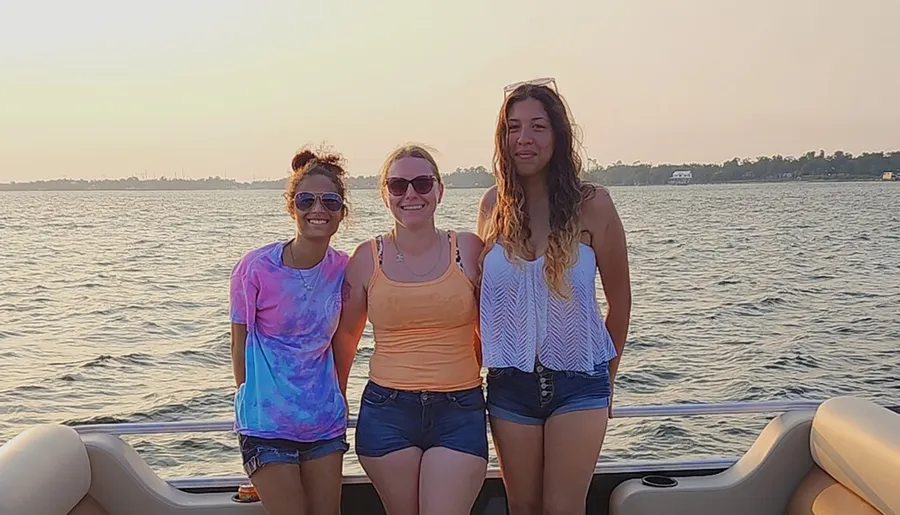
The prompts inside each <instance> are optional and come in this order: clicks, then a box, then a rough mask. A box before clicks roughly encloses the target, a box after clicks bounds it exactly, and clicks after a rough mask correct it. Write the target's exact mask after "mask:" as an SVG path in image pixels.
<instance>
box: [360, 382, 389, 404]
mask: <svg viewBox="0 0 900 515" xmlns="http://www.w3.org/2000/svg"><path fill="white" fill-rule="evenodd" d="M393 398H394V393H393V392H391V390H388V389H387V388H384V387H381V386H378V385H376V384H374V383H369V384H367V385H366V388H365V389H364V390H363V394H362V401H363V402H364V403H365V404H367V405H369V406H372V407H374V408H377V407H379V406H384V405H386V404H387V403H388V402H390V401H391V400H392V399H393Z"/></svg>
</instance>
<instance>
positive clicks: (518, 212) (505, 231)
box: [482, 84, 593, 299]
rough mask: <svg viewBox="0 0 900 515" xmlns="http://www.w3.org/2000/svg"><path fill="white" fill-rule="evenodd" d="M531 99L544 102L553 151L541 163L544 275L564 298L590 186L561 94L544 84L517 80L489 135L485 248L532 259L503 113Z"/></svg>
mask: <svg viewBox="0 0 900 515" xmlns="http://www.w3.org/2000/svg"><path fill="white" fill-rule="evenodd" d="M527 98H533V99H535V100H537V101H538V102H540V103H541V105H543V106H544V110H545V111H546V112H547V116H548V118H549V119H550V128H551V130H552V132H553V155H552V156H551V157H550V162H549V163H548V165H547V170H546V178H547V192H548V194H549V201H550V235H549V241H548V246H547V252H546V254H545V256H544V277H545V279H546V281H547V284H548V285H549V286H550V289H551V291H552V292H554V293H556V294H557V295H558V296H560V297H562V298H566V299H567V298H569V295H570V289H569V283H568V277H567V274H566V269H567V268H569V267H571V266H572V265H574V264H575V261H576V260H577V257H578V254H577V243H578V241H579V240H580V235H581V225H580V223H579V214H580V212H581V206H582V203H583V202H584V201H585V200H586V199H587V198H588V197H589V196H590V195H591V194H592V193H593V188H592V187H591V186H590V185H588V184H585V183H583V182H582V181H581V172H582V160H581V156H580V155H579V153H578V151H577V147H578V146H579V145H580V143H579V142H578V138H577V135H576V129H575V127H574V124H573V122H572V120H571V116H570V114H569V110H568V108H567V106H566V104H565V101H564V100H563V99H562V97H561V96H560V95H559V94H558V93H557V92H556V91H554V90H553V89H551V88H549V87H547V86H537V85H532V84H523V85H521V86H519V87H517V88H516V89H515V90H513V91H512V92H511V93H510V94H509V96H507V97H506V99H505V100H504V102H503V105H502V106H501V108H500V114H499V116H498V119H497V130H496V132H495V135H494V156H493V163H492V164H493V171H494V178H495V179H496V182H497V203H496V206H495V208H494V212H493V215H492V217H491V223H490V224H489V228H488V230H487V235H486V236H487V237H486V245H485V252H484V254H482V261H483V258H484V255H485V254H486V253H487V251H488V250H489V249H490V247H491V246H492V244H493V243H494V242H498V241H499V243H500V244H501V245H502V246H503V248H504V251H505V252H506V255H507V257H508V258H509V259H510V260H511V261H513V262H516V260H518V259H520V258H525V259H529V258H534V257H535V250H534V248H533V246H532V245H531V241H530V238H531V220H529V218H528V210H527V209H526V202H525V190H524V189H523V188H522V183H521V181H520V180H519V177H518V173H517V172H516V167H515V164H514V163H513V159H512V150H511V149H510V148H509V143H508V142H509V138H508V136H509V123H508V120H509V112H510V110H511V109H512V106H513V105H514V104H515V103H516V102H520V101H522V100H525V99H527Z"/></svg>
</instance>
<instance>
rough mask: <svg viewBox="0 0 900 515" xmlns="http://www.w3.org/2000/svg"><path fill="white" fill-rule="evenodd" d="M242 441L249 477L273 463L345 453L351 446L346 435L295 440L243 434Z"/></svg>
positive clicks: (240, 439) (242, 452)
mask: <svg viewBox="0 0 900 515" xmlns="http://www.w3.org/2000/svg"><path fill="white" fill-rule="evenodd" d="M238 443H240V446H241V458H242V459H243V462H244V472H246V473H247V477H250V476H252V475H253V473H254V472H256V471H257V470H259V469H260V468H262V467H264V466H266V465H269V464H272V463H287V464H291V465H299V464H300V463H302V462H304V461H309V460H314V459H316V458H321V457H323V456H327V455H329V454H331V453H333V452H341V453H344V452H347V450H349V449H350V445H349V444H348V443H347V438H346V436H345V435H341V436H338V437H336V438H331V439H329V440H319V441H317V442H295V441H293V440H283V439H278V438H259V437H257V436H247V435H242V434H239V435H238Z"/></svg>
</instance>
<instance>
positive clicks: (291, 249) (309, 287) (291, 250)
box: [288, 240, 313, 291]
mask: <svg viewBox="0 0 900 515" xmlns="http://www.w3.org/2000/svg"><path fill="white" fill-rule="evenodd" d="M293 243H294V240H291V241H289V242H288V252H289V253H290V254H291V263H292V264H295V265H296V264H297V260H296V259H294V246H293ZM295 270H297V273H299V274H300V280H301V281H303V287H304V288H305V289H306V291H312V289H313V287H312V285H311V284H309V283H307V282H306V277H303V270H301V269H299V268H296V269H295Z"/></svg>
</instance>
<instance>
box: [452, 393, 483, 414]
mask: <svg viewBox="0 0 900 515" xmlns="http://www.w3.org/2000/svg"><path fill="white" fill-rule="evenodd" d="M450 404H451V405H452V406H453V407H454V408H459V409H463V410H483V409H485V402H484V392H483V391H482V389H481V388H479V389H477V390H470V391H467V392H462V393H453V394H451V395H450Z"/></svg>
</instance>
